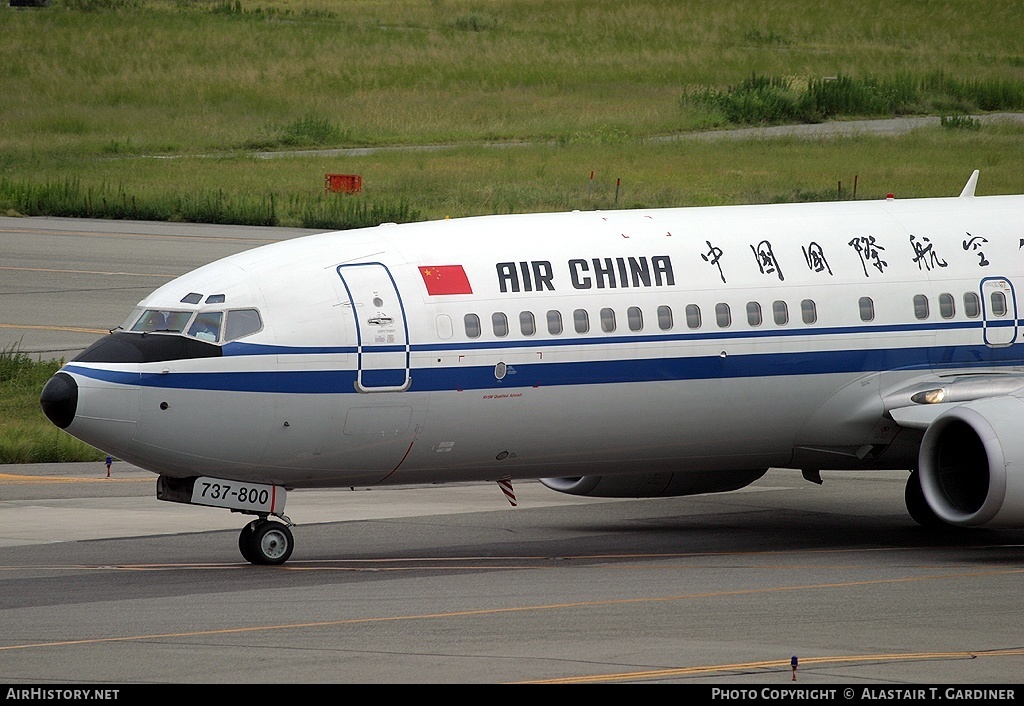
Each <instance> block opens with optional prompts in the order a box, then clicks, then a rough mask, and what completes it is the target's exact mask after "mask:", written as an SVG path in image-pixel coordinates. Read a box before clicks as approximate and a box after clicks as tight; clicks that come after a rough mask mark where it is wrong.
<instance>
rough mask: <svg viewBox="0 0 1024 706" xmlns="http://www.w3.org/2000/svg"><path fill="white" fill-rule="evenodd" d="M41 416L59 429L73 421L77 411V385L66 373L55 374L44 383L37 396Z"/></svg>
mask: <svg viewBox="0 0 1024 706" xmlns="http://www.w3.org/2000/svg"><path fill="white" fill-rule="evenodd" d="M39 404H40V405H41V406H42V408H43V414H45V415H46V417H47V418H48V419H49V420H50V421H51V422H53V423H54V424H56V425H57V426H58V427H60V428H61V429H67V428H68V426H69V425H70V424H71V422H73V421H75V412H76V411H77V410H78V383H77V382H75V379H74V378H73V377H71V376H70V375H68V374H67V373H57V374H56V375H54V376H53V377H52V378H50V379H49V381H48V382H47V383H46V386H45V387H44V388H43V394H42V395H40V396H39Z"/></svg>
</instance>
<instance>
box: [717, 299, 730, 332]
mask: <svg viewBox="0 0 1024 706" xmlns="http://www.w3.org/2000/svg"><path fill="white" fill-rule="evenodd" d="M715 321H717V322H718V326H719V328H729V327H730V326H732V311H730V310H729V305H728V304H725V303H721V304H715Z"/></svg>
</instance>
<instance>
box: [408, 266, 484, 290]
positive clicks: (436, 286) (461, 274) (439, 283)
mask: <svg viewBox="0 0 1024 706" xmlns="http://www.w3.org/2000/svg"><path fill="white" fill-rule="evenodd" d="M420 274H421V275H422V276H423V284H425V285H427V294H430V295H431V296H433V295H435V294H472V293H473V288H472V287H471V286H469V278H468V277H466V271H465V270H464V269H462V265H430V266H427V267H420Z"/></svg>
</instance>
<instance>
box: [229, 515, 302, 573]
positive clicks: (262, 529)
mask: <svg viewBox="0 0 1024 706" xmlns="http://www.w3.org/2000/svg"><path fill="white" fill-rule="evenodd" d="M294 548H295V539H294V538H293V537H292V531H291V530H290V529H288V525H286V524H284V523H282V522H273V521H271V520H253V521H252V522H250V523H249V524H247V525H246V526H245V527H243V528H242V532H241V533H240V534H239V535H238V550H239V551H240V552H241V553H242V557H243V558H244V559H245V560H246V561H248V562H249V563H250V564H264V565H277V564H283V563H285V562H286V561H288V557H290V556H291V555H292V549H294Z"/></svg>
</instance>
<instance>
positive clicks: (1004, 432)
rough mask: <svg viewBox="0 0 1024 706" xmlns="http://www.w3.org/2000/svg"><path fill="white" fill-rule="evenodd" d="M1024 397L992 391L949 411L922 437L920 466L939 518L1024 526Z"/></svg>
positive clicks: (967, 523) (963, 524) (976, 524)
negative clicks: (1004, 395)
mask: <svg viewBox="0 0 1024 706" xmlns="http://www.w3.org/2000/svg"><path fill="white" fill-rule="evenodd" d="M1021 420H1024V400H1022V399H1020V398H1018V397H991V398H988V399H983V400H977V401H974V402H967V403H964V404H961V405H958V406H956V407H953V408H952V409H950V410H948V411H946V412H943V413H942V414H941V415H939V417H938V418H937V419H936V420H935V421H934V422H932V424H931V425H930V426H929V427H928V431H926V432H925V435H924V438H923V439H922V441H921V451H920V456H919V461H918V471H919V474H920V479H921V490H922V492H923V493H924V497H925V500H926V501H927V503H928V506H929V507H930V508H931V510H932V512H934V513H935V514H936V515H937V516H938V517H939V519H941V520H942V521H944V522H947V523H949V524H952V525H958V526H961V527H993V528H1015V527H1024V465H1022V464H1024V433H1022V431H1024V430H1022V428H1021Z"/></svg>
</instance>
